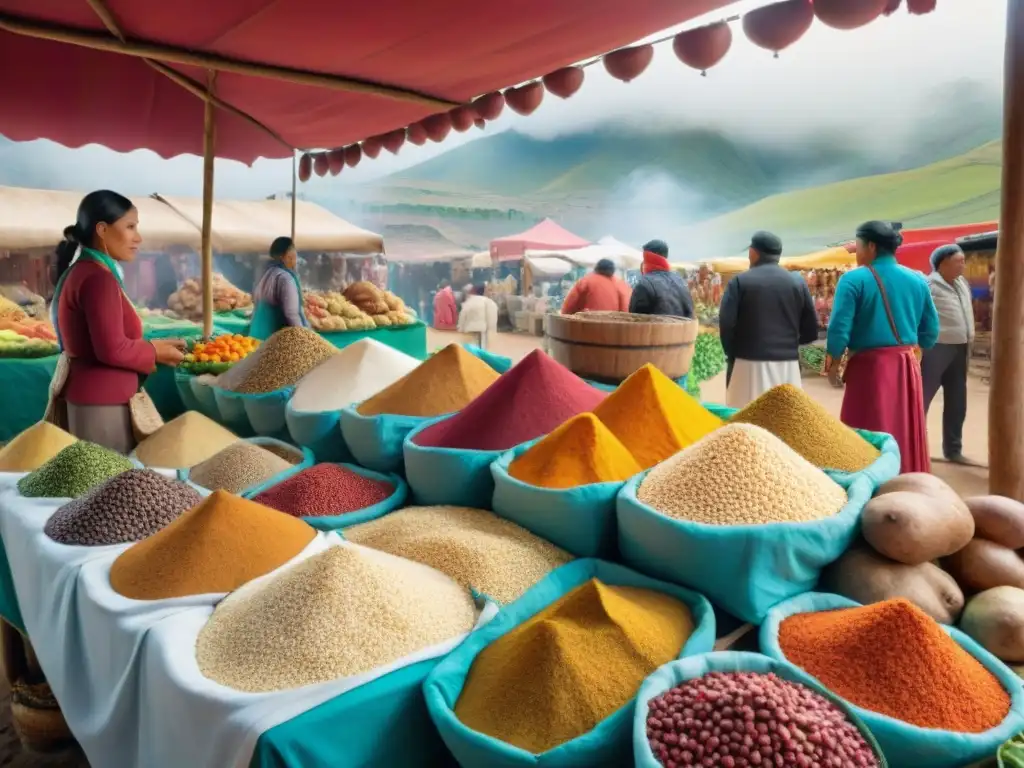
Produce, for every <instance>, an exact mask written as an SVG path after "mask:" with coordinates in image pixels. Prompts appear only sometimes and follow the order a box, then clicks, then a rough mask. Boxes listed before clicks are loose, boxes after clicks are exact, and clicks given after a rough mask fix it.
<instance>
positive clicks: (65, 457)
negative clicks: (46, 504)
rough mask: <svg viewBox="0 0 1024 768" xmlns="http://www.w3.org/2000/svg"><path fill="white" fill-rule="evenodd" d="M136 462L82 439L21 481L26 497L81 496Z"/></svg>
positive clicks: (20, 490)
mask: <svg viewBox="0 0 1024 768" xmlns="http://www.w3.org/2000/svg"><path fill="white" fill-rule="evenodd" d="M134 466H135V465H134V464H132V462H131V461H130V460H129V459H127V458H125V457H124V456H122V455H121V454H119V453H115V452H114V451H111V450H108V449H106V448H104V447H103V446H100V445H96V444H95V443H90V442H87V441H85V440H78V441H76V442H74V443H72V444H71V445H69V446H68V447H67V448H63V449H62V450H60V451H59V452H58V453H57V455H55V456H54V457H53V458H52V459H50V460H49V461H48V462H46V463H45V464H43V465H42V466H41V467H39V469H37V470H36V471H34V472H31V473H29V474H27V475H25V476H24V477H23V478H21V479H20V480H19V481H18V491H19V493H21V495H22V496H35V497H46V498H62V499H63V498H67V499H77V498H78V497H79V496H81V495H82V494H83V493H85V492H86V491H88V490H90V489H91V488H93V487H94V486H97V485H99V484H100V483H102V482H103V481H105V480H109V479H110V478H112V477H114V475H119V474H121V473H122V472H127V471H128V470H129V469H132V468H133V467H134Z"/></svg>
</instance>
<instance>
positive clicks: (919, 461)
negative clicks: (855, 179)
mask: <svg viewBox="0 0 1024 768" xmlns="http://www.w3.org/2000/svg"><path fill="white" fill-rule="evenodd" d="M902 241H903V238H902V237H901V236H900V234H899V232H897V231H896V230H895V229H893V227H892V226H891V225H890V224H887V223H885V222H882V221H869V222H867V223H866V224H862V225H861V226H860V228H858V230H857V264H858V265H859V266H858V268H857V269H853V270H850V271H849V272H847V273H846V274H845V275H843V276H842V277H841V278H840V279H839V283H838V285H837V286H836V295H835V300H834V302H833V305H832V316H831V318H830V319H829V324H828V342H827V351H828V358H827V359H826V369H827V370H828V372H829V378H831V379H833V381H835V380H836V379H837V377H838V366H836V365H834V364H833V363H834V361H835V360H838V359H839V358H840V357H842V355H843V353H844V352H846V351H849V353H850V359H849V362H848V363H847V366H846V376H845V378H846V392H845V393H844V395H843V409H842V413H841V418H842V420H843V423H844V424H846V425H848V426H850V427H856V428H858V429H867V430H871V431H873V432H886V433H888V434H890V435H892V436H893V437H894V438H896V442H897V443H898V444H899V447H900V455H901V458H902V465H901V471H902V472H928V471H930V469H931V459H930V457H929V450H928V432H927V426H926V421H925V410H924V384H923V382H922V379H921V366H920V363H919V362H918V358H917V355H916V354H915V348H916V347H920V348H921V349H930V348H931V347H933V346H934V345H935V342H936V340H937V339H938V337H939V316H938V313H937V312H936V311H935V303H934V302H933V301H932V295H931V291H930V290H929V288H928V281H927V279H926V278H925V276H924V275H922V274H921V273H920V272H916V271H914V270H912V269H908V268H907V267H904V266H902V265H900V264H899V263H898V262H897V261H896V256H895V251H896V249H897V248H898V247H899V245H900V243H901V242H902Z"/></svg>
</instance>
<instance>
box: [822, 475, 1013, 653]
mask: <svg viewBox="0 0 1024 768" xmlns="http://www.w3.org/2000/svg"><path fill="white" fill-rule="evenodd" d="M1022 550H1024V504H1021V503H1019V502H1017V501H1014V500H1012V499H1007V498H1004V497H1002V496H976V497H973V498H968V499H961V498H960V497H959V496H958V495H957V494H956V492H955V491H954V490H953V489H952V488H950V487H949V486H948V485H947V484H946V483H944V482H943V481H942V480H939V479H938V478H937V477H935V476H934V475H928V474H920V473H915V474H906V475H900V476H899V477H897V478H895V479H894V480H891V481H890V482H888V483H886V484H885V485H883V486H882V487H881V488H880V489H879V490H878V493H877V494H876V495H875V497H874V498H873V499H871V501H870V502H868V504H867V506H865V508H864V512H863V515H862V517H861V540H860V541H859V542H858V543H857V544H856V545H854V547H852V548H851V549H850V550H849V551H847V552H846V553H845V554H844V555H843V556H842V557H841V558H840V559H839V560H837V561H836V562H835V563H833V564H832V565H831V566H829V568H828V569H826V571H825V573H824V574H822V581H821V584H820V588H821V589H822V590H827V591H830V592H834V593H836V594H840V595H844V596H845V597H848V598H850V599H851V600H856V601H857V602H860V603H865V604H866V603H874V602H879V601H882V600H887V599H889V598H893V597H904V598H907V599H908V600H910V601H912V602H913V603H914V604H916V605H917V606H918V607H919V608H921V609H922V610H923V611H925V612H926V613H928V614H929V615H930V616H931V617H932V618H934V619H935V620H936V621H938V622H940V623H942V624H955V623H957V621H958V620H959V623H960V628H961V629H962V630H963V631H964V632H966V633H967V634H968V635H970V636H971V637H973V638H974V639H975V640H976V641H977V642H978V643H980V644H981V645H982V646H984V647H985V648H987V649H988V650H989V651H990V652H992V653H993V654H994V655H996V656H998V657H999V658H1000V659H1003V660H1004V661H1007V662H1010V663H1022V662H1024V558H1022V557H1021V555H1020V551H1022ZM965 595H966V596H967V597H969V599H968V600H966V605H965Z"/></svg>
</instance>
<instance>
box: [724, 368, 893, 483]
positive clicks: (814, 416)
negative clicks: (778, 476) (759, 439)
mask: <svg viewBox="0 0 1024 768" xmlns="http://www.w3.org/2000/svg"><path fill="white" fill-rule="evenodd" d="M730 421H732V422H735V423H742V424H756V425H757V426H759V427H761V428H763V429H767V430H768V431H769V432H771V433H772V434H773V435H775V436H776V437H778V438H779V439H781V440H782V441H783V442H784V443H785V444H786V445H788V446H789V447H790V448H792V449H793V450H794V451H796V452H797V453H799V454H800V455H801V456H803V457H804V458H805V459H807V460H808V461H809V462H811V464H813V465H814V466H816V467H820V468H822V469H838V470H842V471H843V472H859V471H861V470H862V469H866V468H867V467H868V466H870V465H871V463H872V462H874V461H875V459H877V458H878V457H879V455H880V454H879V451H878V449H877V448H875V447H874V446H873V445H871V443H869V442H868V441H867V440H865V439H864V438H863V437H861V436H860V435H858V434H857V433H856V432H854V431H853V430H852V429H850V428H849V427H848V426H846V425H845V424H843V423H842V422H841V421H839V419H837V418H836V417H835V416H833V415H832V414H831V413H829V412H828V411H826V410H825V408H823V407H822V406H821V405H820V404H819V403H818V402H816V401H815V400H814V399H813V398H812V397H811V396H810V395H808V394H807V393H806V392H804V391H803V390H802V389H800V388H799V387H794V386H793V385H792V384H781V385H779V386H777V387H773V388H772V389H769V390H768V391H767V392H765V393H764V394H763V395H761V396H760V397H759V398H757V399H756V400H754V402H752V403H750V404H749V405H748V406H747V407H746V408H744V409H743V410H741V411H739V412H737V413H736V414H735V415H733V417H732V418H731V419H730Z"/></svg>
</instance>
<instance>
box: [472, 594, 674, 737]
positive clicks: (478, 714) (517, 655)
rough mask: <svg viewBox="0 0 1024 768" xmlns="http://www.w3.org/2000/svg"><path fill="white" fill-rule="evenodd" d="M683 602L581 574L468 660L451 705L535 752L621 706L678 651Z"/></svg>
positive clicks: (481, 728)
mask: <svg viewBox="0 0 1024 768" xmlns="http://www.w3.org/2000/svg"><path fill="white" fill-rule="evenodd" d="M693 629H694V623H693V615H692V614H691V613H690V609H689V608H688V607H687V606H686V605H685V604H684V603H682V602H680V601H679V600H677V599H676V598H674V597H671V596H670V595H666V594H663V593H661V592H655V591H653V590H649V589H641V588H639V587H622V586H611V585H608V584H605V583H603V582H601V581H599V580H597V579H591V580H590V581H588V582H586V583H585V584H583V585H581V586H579V587H577V588H576V589H574V590H573V591H571V592H569V593H568V594H567V595H565V596H564V597H562V598H561V599H559V600H557V601H555V602H554V603H552V604H551V605H549V606H548V607H547V608H545V609H544V610H543V611H541V612H540V613H538V614H537V615H535V616H534V617H533V618H531V619H529V620H528V621H526V622H525V623H523V624H521V625H519V626H518V627H516V628H515V629H513V630H512V631H511V632H508V633H507V634H505V635H502V636H501V637H499V638H498V639H496V640H495V641H494V642H492V643H491V644H490V645H488V646H487V647H486V648H484V649H483V650H482V651H481V652H480V653H479V655H478V656H477V657H476V659H474V661H473V665H472V666H471V667H470V669H469V674H468V676H467V677H466V682H465V685H464V686H463V688H462V692H461V693H460V694H459V698H458V701H456V703H455V716H456V717H457V718H459V720H461V721H462V722H463V723H464V724H465V725H466V726H468V727H469V728H472V729H473V730H475V731H478V732H480V733H484V734H487V735H488V736H491V737H492V738H495V739H500V740H501V741H504V742H505V743H506V744H512V745H513V746H516V747H519V748H521V749H525V750H526V751H527V752H532V753H534V754H539V753H541V752H546V751H547V750H549V749H553V748H554V747H557V746H559V745H561V744H564V743H565V742H567V741H569V740H571V739H575V738H577V737H579V736H582V735H583V734H585V733H587V732H588V731H591V730H593V728H594V727H595V726H596V725H597V724H598V723H600V722H601V721H602V720H604V719H605V718H606V717H608V716H609V715H611V714H612V713H614V712H615V711H616V710H618V709H619V708H621V707H623V706H624V705H625V704H627V703H628V702H629V701H630V699H632V698H633V697H634V696H635V695H636V692H637V690H639V688H640V684H641V683H642V682H643V681H644V678H646V677H647V676H648V675H649V674H650V673H651V672H653V671H654V670H655V669H657V668H658V667H659V666H661V665H662V664H665V663H666V662H668V661H671V660H672V659H674V658H677V657H678V656H679V653H680V652H681V651H682V649H683V646H684V645H685V644H686V641H687V640H688V639H689V637H690V635H691V634H693Z"/></svg>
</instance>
